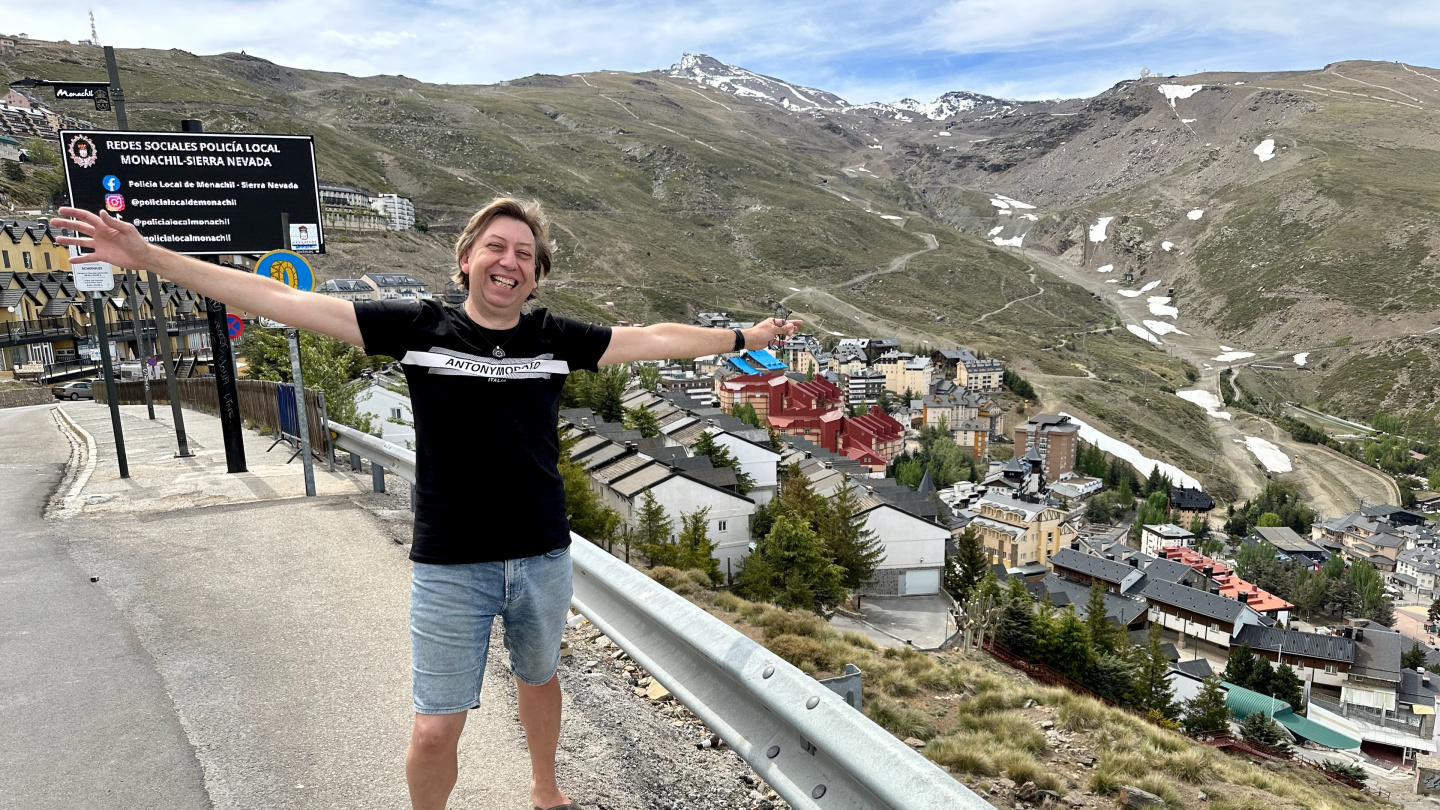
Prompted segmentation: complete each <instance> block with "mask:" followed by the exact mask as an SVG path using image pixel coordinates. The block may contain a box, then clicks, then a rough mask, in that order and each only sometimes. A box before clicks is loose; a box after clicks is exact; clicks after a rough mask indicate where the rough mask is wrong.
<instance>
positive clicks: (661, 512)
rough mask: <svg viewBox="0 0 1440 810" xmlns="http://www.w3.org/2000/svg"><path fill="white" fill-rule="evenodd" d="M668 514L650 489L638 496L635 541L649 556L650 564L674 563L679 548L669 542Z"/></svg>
mask: <svg viewBox="0 0 1440 810" xmlns="http://www.w3.org/2000/svg"><path fill="white" fill-rule="evenodd" d="M671 525H672V524H671V522H670V516H669V515H667V514H665V507H664V506H663V505H662V504H661V503H660V502H659V501H657V500H655V496H654V494H652V493H651V492H650V490H648V489H647V490H645V494H644V496H642V497H641V498H640V520H639V522H638V523H637V525H636V526H635V542H636V543H637V544H638V545H639V546H640V551H641V553H643V554H644V555H645V556H646V557H648V558H650V564H651V565H674V564H675V563H676V561H677V560H676V557H677V555H678V551H679V549H678V548H677V547H676V545H675V544H674V543H672V542H670V528H671Z"/></svg>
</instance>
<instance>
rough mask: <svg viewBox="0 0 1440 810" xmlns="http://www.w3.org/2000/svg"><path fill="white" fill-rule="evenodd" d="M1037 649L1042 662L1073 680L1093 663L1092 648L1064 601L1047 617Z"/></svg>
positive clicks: (1072, 609) (1085, 633) (1089, 668)
mask: <svg viewBox="0 0 1440 810" xmlns="http://www.w3.org/2000/svg"><path fill="white" fill-rule="evenodd" d="M1041 649H1042V659H1043V660H1044V662H1045V663H1046V664H1049V665H1050V666H1051V668H1053V669H1056V670H1058V671H1059V672H1060V673H1061V674H1063V675H1064V676H1065V677H1067V678H1069V679H1070V680H1072V681H1075V682H1077V683H1079V682H1082V681H1083V680H1084V678H1085V676H1086V675H1087V674H1089V673H1090V671H1091V668H1092V667H1094V665H1095V648H1094V647H1092V646H1091V644H1090V635H1089V633H1088V632H1086V629H1085V622H1084V621H1082V620H1081V619H1080V617H1079V616H1077V615H1076V614H1075V608H1074V606H1073V605H1066V606H1065V609H1064V610H1061V611H1059V612H1058V613H1056V614H1055V616H1054V617H1053V618H1052V619H1051V621H1050V622H1049V627H1048V628H1047V632H1046V639H1045V640H1044V642H1043V643H1042V648H1041Z"/></svg>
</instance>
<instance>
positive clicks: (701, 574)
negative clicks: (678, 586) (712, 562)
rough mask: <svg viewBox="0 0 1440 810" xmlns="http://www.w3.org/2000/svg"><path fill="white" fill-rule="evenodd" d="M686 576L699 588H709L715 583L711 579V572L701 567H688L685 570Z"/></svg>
mask: <svg viewBox="0 0 1440 810" xmlns="http://www.w3.org/2000/svg"><path fill="white" fill-rule="evenodd" d="M685 578H686V579H688V580H690V582H691V583H693V584H694V585H695V587H697V588H709V587H711V586H712V585H714V583H713V582H711V581H710V572H708V571H702V570H700V569H699V568H687V569H686V570H685Z"/></svg>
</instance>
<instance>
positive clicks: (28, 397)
mask: <svg viewBox="0 0 1440 810" xmlns="http://www.w3.org/2000/svg"><path fill="white" fill-rule="evenodd" d="M54 401H55V395H54V394H51V393H50V389H49V387H45V388H14V389H11V390H9V391H0V408H22V407H24V406H26V405H45V404H46V403H50V402H54Z"/></svg>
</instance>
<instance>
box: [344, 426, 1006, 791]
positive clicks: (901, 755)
mask: <svg viewBox="0 0 1440 810" xmlns="http://www.w3.org/2000/svg"><path fill="white" fill-rule="evenodd" d="M328 425H329V428H330V430H331V432H332V433H334V434H335V436H336V439H335V446H336V448H337V449H339V450H345V451H347V452H351V453H355V454H356V455H358V456H361V457H364V458H368V459H370V460H371V462H372V463H373V464H376V465H380V466H383V467H386V468H388V469H390V470H392V471H394V472H395V473H396V474H397V475H399V476H400V477H402V478H405V479H406V480H408V481H411V482H413V481H414V480H415V454H414V452H413V451H411V450H407V449H405V448H403V447H399V446H397V445H395V444H392V443H390V442H387V441H384V440H383V439H380V438H378V437H375V436H370V435H367V434H365V433H361V432H360V431H358V430H354V429H353V428H348V427H345V426H344V425H339V424H336V423H335V422H329V423H328ZM572 538H573V539H574V542H573V543H572V544H571V552H570V553H571V558H572V559H573V560H574V565H575V596H574V599H573V600H572V604H573V605H574V606H575V608H576V609H577V610H578V611H580V613H582V614H584V615H585V617H586V618H588V619H590V621H591V622H593V623H594V624H595V626H596V627H597V628H599V629H600V631H601V632H603V633H605V635H607V636H608V637H609V638H610V639H611V640H612V641H614V642H615V643H616V644H617V645H619V647H620V648H621V649H622V650H624V651H625V652H626V653H627V654H629V656H630V657H631V658H632V659H634V660H635V662H636V663H637V664H639V665H640V666H642V667H644V668H645V670H646V671H647V672H649V673H650V675H651V676H652V677H654V678H655V679H656V680H658V681H659V682H660V683H661V684H663V685H664V686H665V688H667V689H669V690H670V692H671V694H673V695H674V696H675V697H676V698H677V699H678V700H679V701H680V702H681V703H683V704H685V706H686V708H688V709H690V711H692V712H694V713H695V715H696V716H697V717H699V718H700V720H701V721H703V722H704V723H705V724H706V725H707V726H709V728H710V729H711V730H712V731H713V732H714V733H716V734H718V735H719V736H720V738H721V739H723V740H724V741H725V743H726V745H728V746H730V748H731V749H732V750H734V751H735V752H736V753H737V754H739V755H740V757H741V758H742V759H744V760H745V762H746V763H748V764H749V765H750V767H751V768H753V769H754V770H755V772H756V773H757V774H758V775H759V776H760V778H761V779H764V780H765V782H766V783H767V784H769V785H770V787H772V788H773V789H774V790H775V792H776V793H778V794H780V796H781V798H783V799H784V800H785V801H786V802H788V803H789V804H790V806H791V807H793V808H795V810H821V808H825V810H901V809H902V808H915V810H919V808H930V807H945V808H961V809H962V810H990V805H989V804H988V803H987V802H985V801H984V800H983V799H981V798H980V797H979V796H977V795H975V794H974V793H972V792H971V791H970V790H969V789H968V788H966V787H965V786H964V785H962V784H961V783H960V782H958V781H956V780H955V779H954V778H953V777H951V776H950V775H948V774H946V773H945V772H944V771H942V770H940V768H939V767H937V766H936V765H935V764H934V763H932V762H930V761H929V760H927V759H925V758H924V757H923V756H921V755H920V754H919V753H918V752H916V751H914V750H912V749H911V748H910V747H909V746H908V745H905V744H904V743H903V742H901V741H900V740H898V739H896V738H895V737H894V736H893V735H892V734H890V733H889V732H888V731H885V730H884V729H882V728H880V727H879V726H877V725H875V723H874V722H872V721H871V720H870V719H869V718H867V717H866V716H865V715H863V714H861V713H860V712H857V711H855V710H854V709H852V708H851V707H850V706H849V705H848V704H846V703H845V700H844V698H842V697H840V696H839V695H836V694H834V693H833V692H831V691H830V690H829V689H827V688H826V687H825V686H824V685H823V684H821V683H820V682H819V681H817V680H815V679H814V678H811V677H810V676H809V675H806V674H805V673H803V672H801V671H800V670H799V669H797V668H795V667H794V666H791V665H790V664H788V663H786V662H785V661H784V660H782V659H780V658H779V657H778V656H776V655H775V654H774V653H772V652H770V651H769V650H767V649H765V648H764V647H762V646H761V645H759V644H757V643H756V642H755V641H753V640H751V639H750V638H748V637H746V636H745V635H744V634H742V633H740V632H739V631H737V630H735V629H734V628H732V627H730V626H729V625H727V624H725V623H724V622H722V621H720V620H719V619H716V618H715V617H713V616H711V615H710V614H708V613H706V612H705V611H703V610H701V609H700V608H698V607H696V606H695V605H693V604H691V603H690V602H688V601H686V600H685V599H684V598H683V597H681V596H679V595H678V594H675V593H674V592H672V591H670V590H669V589H668V588H666V587H664V586H663V585H660V584H659V583H657V582H655V581H653V580H651V579H650V578H649V577H646V576H645V575H644V574H641V573H640V572H639V571H636V570H635V569H634V568H631V567H630V566H629V565H627V564H626V563H624V562H623V561H621V560H619V559H616V558H615V557H612V556H611V555H610V554H608V553H607V552H606V551H605V550H604V549H601V548H600V547H598V546H596V545H594V544H592V543H591V542H590V541H588V540H586V539H585V538H583V537H580V536H579V535H572Z"/></svg>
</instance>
